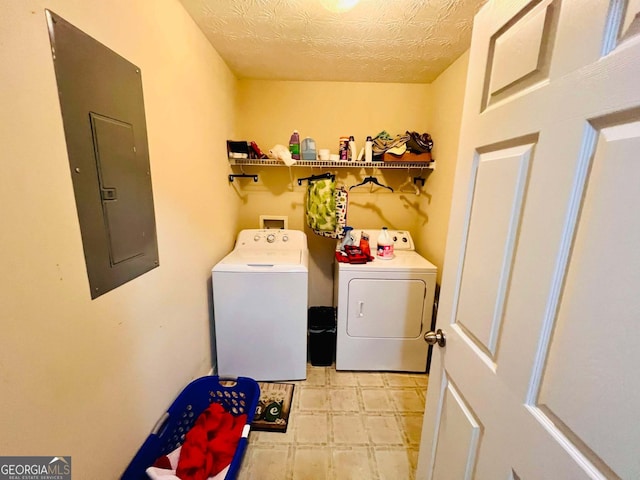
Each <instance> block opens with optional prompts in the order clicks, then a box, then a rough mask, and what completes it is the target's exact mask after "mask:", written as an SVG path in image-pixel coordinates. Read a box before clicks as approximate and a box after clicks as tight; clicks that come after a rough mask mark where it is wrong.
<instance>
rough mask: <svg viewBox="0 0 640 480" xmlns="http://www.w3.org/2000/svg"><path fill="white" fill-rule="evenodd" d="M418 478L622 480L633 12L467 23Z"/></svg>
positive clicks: (637, 276)
mask: <svg viewBox="0 0 640 480" xmlns="http://www.w3.org/2000/svg"><path fill="white" fill-rule="evenodd" d="M469 62H470V63H469V75H468V80H467V90H466V96H465V108H464V113H463V123H462V131H461V139H460V149H459V158H458V166H457V171H456V179H455V189H454V198H453V204H452V212H451V221H450V225H449V233H448V240H447V251H446V257H445V264H444V271H443V285H442V294H441V296H440V305H439V314H438V319H437V326H438V328H441V329H443V330H444V331H445V332H446V336H447V344H446V346H445V347H443V348H438V347H434V356H433V363H432V366H431V375H430V381H429V390H428V392H427V404H426V409H425V420H424V425H423V432H422V442H421V448H420V456H419V461H418V471H417V474H416V478H418V479H433V480H443V479H451V480H456V479H472V478H473V479H479V480H500V479H504V480H507V479H523V480H525V479H526V480H539V479H549V480H565V479H567V480H579V479H604V478H610V479H617V478H621V479H637V478H640V455H638V453H637V452H638V448H639V445H640V428H639V427H638V425H639V424H640V376H639V375H638V374H637V365H639V364H640V348H639V347H638V342H637V338H639V337H640V295H639V294H638V292H639V291H640V215H639V214H638V212H637V209H638V208H639V207H638V206H639V205H640V2H638V1H634V0H610V1H608V0H563V1H561V0H536V1H527V0H500V1H490V2H489V3H488V4H487V5H485V7H484V8H483V9H482V10H481V11H480V12H479V13H478V16H477V17H476V22H475V24H474V33H473V40H472V45H471V54H470V60H469Z"/></svg>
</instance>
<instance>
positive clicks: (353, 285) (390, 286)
mask: <svg viewBox="0 0 640 480" xmlns="http://www.w3.org/2000/svg"><path fill="white" fill-rule="evenodd" d="M426 291H427V286H426V284H425V282H424V281H423V280H419V279H368V278H355V279H352V280H351V281H350V282H349V300H348V313H347V335H349V336H350V337H369V338H372V337H373V338H416V337H418V336H419V335H420V332H421V331H422V319H423V315H424V298H425V294H426Z"/></svg>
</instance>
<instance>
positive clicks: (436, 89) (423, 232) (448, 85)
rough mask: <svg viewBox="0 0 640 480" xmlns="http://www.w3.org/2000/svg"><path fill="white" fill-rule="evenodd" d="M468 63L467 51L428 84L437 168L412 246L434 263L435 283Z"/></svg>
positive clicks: (422, 204)
mask: <svg viewBox="0 0 640 480" xmlns="http://www.w3.org/2000/svg"><path fill="white" fill-rule="evenodd" d="M468 64H469V52H468V51H467V52H466V53H464V54H463V55H462V56H461V57H460V58H459V59H458V60H456V61H455V62H454V63H453V64H452V65H451V66H450V67H449V68H448V69H447V70H445V71H444V72H443V73H442V74H441V75H440V76H439V77H438V78H437V79H436V80H434V82H433V83H432V84H431V93H432V95H433V108H432V109H431V110H430V112H429V113H430V115H431V117H430V124H431V131H430V133H431V135H432V137H433V140H434V147H433V158H435V159H436V164H437V169H436V170H435V171H434V172H432V173H431V174H430V175H429V178H428V180H427V182H426V184H425V194H424V195H422V196H421V200H420V211H421V212H422V213H423V214H424V216H423V217H422V218H420V219H419V220H418V224H419V228H417V229H416V244H417V245H416V248H417V250H418V251H419V252H420V253H421V254H422V255H423V256H425V257H426V258H428V259H429V260H431V262H432V263H434V264H435V265H437V266H438V283H440V279H441V276H442V264H443V261H444V251H445V243H446V239H447V228H448V225H449V210H450V209H451V195H452V193H453V179H454V175H455V169H456V161H457V157H458V139H459V137H460V122H461V121H462V104H463V100H464V89H465V84H466V80H467V66H468Z"/></svg>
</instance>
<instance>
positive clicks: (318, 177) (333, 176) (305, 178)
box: [298, 172, 336, 185]
mask: <svg viewBox="0 0 640 480" xmlns="http://www.w3.org/2000/svg"><path fill="white" fill-rule="evenodd" d="M323 178H330V179H331V180H335V179H336V176H335V175H334V174H332V173H329V172H327V173H323V174H321V175H311V176H310V177H304V178H299V179H298V185H302V182H304V181H305V180H308V181H309V183H311V182H313V181H314V180H322V179H323Z"/></svg>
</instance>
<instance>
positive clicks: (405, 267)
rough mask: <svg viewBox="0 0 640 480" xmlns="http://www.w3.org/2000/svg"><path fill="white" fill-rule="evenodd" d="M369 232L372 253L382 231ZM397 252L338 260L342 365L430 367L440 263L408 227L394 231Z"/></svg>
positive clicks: (419, 369) (356, 234)
mask: <svg viewBox="0 0 640 480" xmlns="http://www.w3.org/2000/svg"><path fill="white" fill-rule="evenodd" d="M363 231H364V232H367V233H368V234H369V242H370V246H371V252H372V255H373V256H374V257H375V252H376V247H377V244H376V240H377V238H378V236H379V234H380V230H374V229H356V228H354V229H353V232H352V233H353V234H354V237H355V244H356V245H358V244H359V241H360V235H361V233H362V232H363ZM389 234H390V236H391V238H392V239H393V241H394V252H395V253H394V257H393V258H392V259H388V260H384V259H379V258H375V259H374V260H373V261H371V262H368V263H366V264H349V263H340V262H336V268H335V271H334V275H335V278H334V299H336V301H335V303H337V344H336V369H337V370H373V371H405V372H425V371H426V369H427V353H428V345H427V343H426V342H425V341H424V338H423V336H424V334H425V333H426V332H428V331H429V329H430V327H431V316H432V310H433V299H434V292H435V285H436V273H437V267H436V266H435V265H433V264H432V263H431V262H429V261H428V260H426V259H425V258H424V257H422V256H421V255H419V254H418V253H417V252H416V251H415V247H414V243H413V239H412V238H411V235H410V234H409V232H406V231H391V230H390V231H389Z"/></svg>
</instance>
